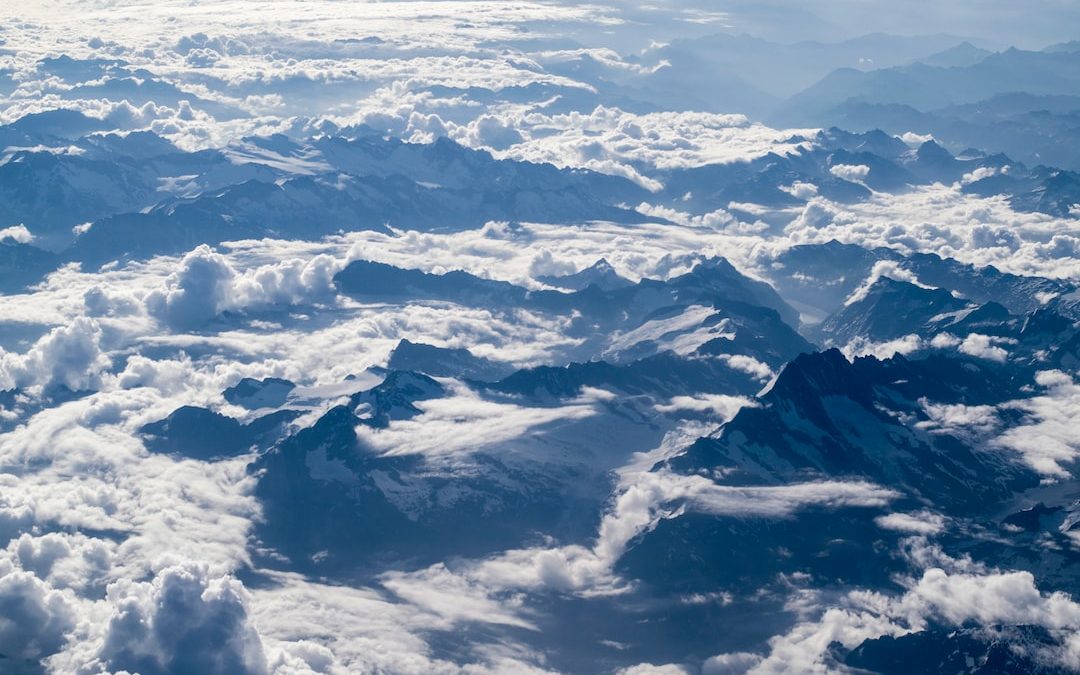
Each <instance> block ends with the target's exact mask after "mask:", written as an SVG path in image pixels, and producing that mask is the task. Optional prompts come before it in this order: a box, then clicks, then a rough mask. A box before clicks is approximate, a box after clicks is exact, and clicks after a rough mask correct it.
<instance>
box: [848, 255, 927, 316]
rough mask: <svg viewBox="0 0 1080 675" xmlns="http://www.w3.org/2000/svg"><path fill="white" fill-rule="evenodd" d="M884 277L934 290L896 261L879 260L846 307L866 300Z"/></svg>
mask: <svg viewBox="0 0 1080 675" xmlns="http://www.w3.org/2000/svg"><path fill="white" fill-rule="evenodd" d="M882 277H887V278H889V279H892V280H894V281H906V282H907V283H909V284H914V285H916V286H918V287H919V288H933V287H932V286H927V285H926V284H923V283H920V282H919V278H918V277H916V276H915V273H914V272H912V271H910V270H906V269H904V268H903V267H902V266H901V264H900V263H899V262H897V261H895V260H879V261H877V262H875V263H874V266H873V267H871V268H870V275H869V276H867V277H866V281H864V282H862V283H861V284H860V285H859V287H858V288H856V289H855V290H854V291H853V292H852V293H851V295H849V296H848V297H847V299H846V300H844V306H845V307H847V306H850V305H853V304H855V303H856V302H860V301H862V300H865V299H866V297H867V296H868V295H869V294H870V289H871V288H873V286H874V284H876V283H877V282H878V281H879V280H881V278H882Z"/></svg>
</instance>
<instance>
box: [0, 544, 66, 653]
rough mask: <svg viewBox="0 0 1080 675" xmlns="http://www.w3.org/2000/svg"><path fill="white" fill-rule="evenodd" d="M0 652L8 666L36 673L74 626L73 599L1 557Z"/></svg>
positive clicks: (61, 644)
mask: <svg viewBox="0 0 1080 675" xmlns="http://www.w3.org/2000/svg"><path fill="white" fill-rule="evenodd" d="M0 607H2V608H3V611H2V612H0V654H3V655H4V657H5V658H4V663H5V664H6V665H5V668H7V667H11V668H13V669H14V672H15V673H19V672H25V673H33V672H35V671H36V668H35V667H34V666H35V665H36V664H37V662H39V661H40V660H41V659H43V658H45V657H48V656H50V655H52V654H55V653H56V652H57V651H59V650H60V648H61V647H62V646H63V645H64V643H65V641H66V636H67V634H68V633H69V632H70V631H71V630H72V629H74V628H75V624H76V622H77V621H78V610H77V608H76V603H75V601H74V599H73V598H72V597H71V596H70V595H69V594H67V593H64V592H61V591H57V590H55V589H53V588H51V587H49V585H48V584H46V583H45V582H43V581H41V580H40V579H38V578H37V577H36V576H34V575H33V574H31V573H29V572H25V571H22V570H19V569H16V568H15V567H14V566H13V565H12V564H11V563H10V562H9V561H7V560H0Z"/></svg>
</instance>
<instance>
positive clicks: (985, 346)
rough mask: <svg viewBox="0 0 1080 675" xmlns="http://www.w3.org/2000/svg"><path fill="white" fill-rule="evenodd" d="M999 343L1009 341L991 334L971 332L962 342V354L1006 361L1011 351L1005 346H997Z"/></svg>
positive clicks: (1001, 361) (960, 348) (988, 359)
mask: <svg viewBox="0 0 1080 675" xmlns="http://www.w3.org/2000/svg"><path fill="white" fill-rule="evenodd" d="M999 344H1008V341H1007V340H1005V339H1002V338H997V337H992V336H989V335H982V334H979V333H971V334H970V335H968V336H967V337H966V338H964V341H963V342H961V343H960V347H959V350H960V352H961V353H962V354H967V355H968V356H975V357H978V358H980V359H986V360H987V361H996V362H998V363H1005V360H1006V359H1007V358H1008V357H1009V352H1008V351H1006V350H1005V349H1004V348H1003V347H999V346H997V345H999Z"/></svg>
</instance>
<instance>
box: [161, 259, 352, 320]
mask: <svg viewBox="0 0 1080 675" xmlns="http://www.w3.org/2000/svg"><path fill="white" fill-rule="evenodd" d="M339 269H340V263H339V262H338V261H337V260H335V259H334V258H332V257H330V256H325V255H321V256H316V257H315V258H312V259H311V260H306V261H305V260H288V261H283V262H279V263H273V264H269V265H264V266H261V267H255V268H253V269H248V270H244V271H238V270H237V269H236V268H235V267H234V266H233V264H232V263H231V262H230V261H229V260H228V259H227V258H226V257H225V256H223V255H222V254H220V253H217V252H215V251H214V250H213V249H211V248H210V247H209V246H207V245H205V244H203V245H201V246H199V247H197V248H196V249H195V250H193V251H191V252H190V253H188V254H187V255H186V256H184V258H183V259H182V260H181V261H180V264H179V269H178V270H177V271H176V272H174V273H172V274H170V275H169V277H168V278H167V279H166V280H165V282H164V284H163V287H162V288H159V289H156V290H154V291H152V292H151V293H150V294H148V295H147V297H146V308H147V311H148V312H149V313H150V314H151V315H153V316H155V317H157V318H158V319H160V320H162V321H164V322H165V323H166V324H168V325H169V326H172V327H174V328H180V329H183V328H194V327H198V326H201V325H203V324H205V323H206V322H207V321H209V320H210V319H212V318H214V317H216V316H218V315H219V314H221V313H222V312H225V311H250V310H258V309H265V308H270V307H283V306H289V305H293V304H298V303H301V302H307V301H312V300H317V299H319V298H326V297H327V296H330V297H332V294H333V277H334V274H335V273H337V271H338V270H339Z"/></svg>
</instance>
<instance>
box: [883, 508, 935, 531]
mask: <svg viewBox="0 0 1080 675" xmlns="http://www.w3.org/2000/svg"><path fill="white" fill-rule="evenodd" d="M874 522H875V523H876V524H877V526H878V527H880V528H882V529H884V530H894V531H896V532H904V533H907V534H922V535H933V534H938V533H940V532H941V531H942V530H944V529H945V519H944V518H943V517H941V516H940V515H938V514H936V513H930V512H927V511H921V512H918V513H890V514H888V515H885V516H878V517H877V518H875V519H874Z"/></svg>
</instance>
